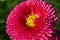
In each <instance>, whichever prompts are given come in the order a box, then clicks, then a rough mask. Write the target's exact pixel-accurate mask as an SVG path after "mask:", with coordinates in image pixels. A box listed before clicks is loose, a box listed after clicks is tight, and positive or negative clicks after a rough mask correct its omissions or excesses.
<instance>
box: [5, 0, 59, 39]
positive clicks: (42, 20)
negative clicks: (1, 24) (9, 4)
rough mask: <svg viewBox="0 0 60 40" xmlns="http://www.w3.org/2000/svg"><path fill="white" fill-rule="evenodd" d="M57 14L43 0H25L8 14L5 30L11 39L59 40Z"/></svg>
mask: <svg viewBox="0 0 60 40" xmlns="http://www.w3.org/2000/svg"><path fill="white" fill-rule="evenodd" d="M57 19H58V17H57V15H56V11H55V9H54V8H53V7H52V5H51V4H49V3H47V2H46V1H44V0H26V1H24V2H21V3H20V4H18V5H17V6H16V7H15V8H14V9H13V10H12V11H11V12H10V14H9V15H8V18H7V21H6V24H7V25H6V32H7V34H8V35H9V37H10V39H11V40H59V36H58V35H57V34H58V33H59V32H57V31H56V22H57Z"/></svg>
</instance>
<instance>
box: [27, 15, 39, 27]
mask: <svg viewBox="0 0 60 40" xmlns="http://www.w3.org/2000/svg"><path fill="white" fill-rule="evenodd" d="M35 18H39V17H38V15H34V14H32V15H29V16H28V18H27V20H26V25H27V26H29V27H30V28H34V27H35V24H34V19H35Z"/></svg>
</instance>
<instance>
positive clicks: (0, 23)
mask: <svg viewBox="0 0 60 40" xmlns="http://www.w3.org/2000/svg"><path fill="white" fill-rule="evenodd" d="M22 1H23V0H0V40H10V39H9V37H8V35H7V34H6V32H5V30H6V28H5V26H6V19H7V16H8V14H9V13H10V11H11V10H12V9H13V8H14V7H15V6H16V5H17V4H18V3H20V2H22ZM46 1H47V2H49V3H51V4H52V5H53V7H54V8H55V9H56V12H57V15H58V17H59V18H58V22H57V26H56V27H57V29H58V30H59V29H60V0H46Z"/></svg>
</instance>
